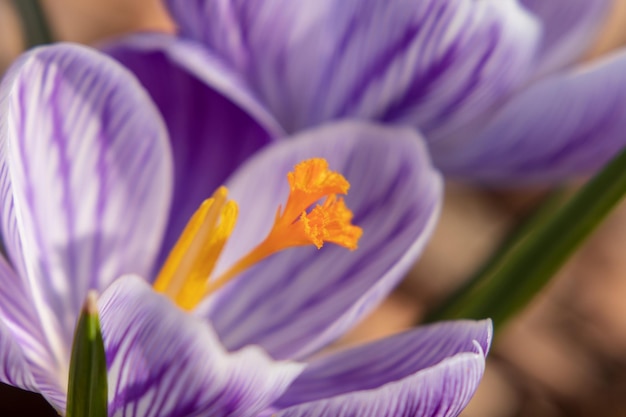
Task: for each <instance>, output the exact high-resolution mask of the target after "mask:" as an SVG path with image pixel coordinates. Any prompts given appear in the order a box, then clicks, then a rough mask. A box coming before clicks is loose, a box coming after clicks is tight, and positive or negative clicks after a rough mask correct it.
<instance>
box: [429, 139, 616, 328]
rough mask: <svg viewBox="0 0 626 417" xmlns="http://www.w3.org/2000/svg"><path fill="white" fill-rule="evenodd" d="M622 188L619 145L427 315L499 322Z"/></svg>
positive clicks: (613, 203)
mask: <svg viewBox="0 0 626 417" xmlns="http://www.w3.org/2000/svg"><path fill="white" fill-rule="evenodd" d="M625 194H626V151H622V152H621V153H620V154H619V155H618V156H617V157H615V158H614V159H613V160H612V161H611V162H610V163H609V164H608V165H607V166H606V167H605V168H604V169H603V170H602V171H601V172H600V173H599V174H597V175H596V176H595V177H594V178H593V179H591V180H590V181H589V182H588V183H587V184H586V185H585V186H584V187H583V188H582V189H581V190H580V191H578V192H577V193H576V194H575V195H574V196H573V197H572V198H571V199H570V200H569V201H568V202H567V203H566V204H564V205H563V206H562V207H560V208H559V203H558V201H559V197H558V195H557V197H554V198H551V199H549V201H548V203H546V205H545V206H544V207H543V208H542V209H540V211H539V213H538V214H537V215H535V216H533V217H532V218H531V220H530V221H529V222H528V223H527V225H525V226H522V228H521V230H520V231H519V232H518V233H516V234H515V236H514V238H513V239H511V240H510V241H509V242H507V243H506V244H505V246H504V247H503V249H501V250H499V251H498V252H497V254H496V255H495V256H494V257H493V258H491V259H490V261H488V263H487V264H486V265H485V266H484V267H483V268H482V269H481V271H480V273H478V274H477V275H476V277H475V279H473V280H471V283H470V284H469V285H468V286H467V287H465V288H463V291H460V292H458V293H457V294H455V295H454V296H453V297H452V301H451V302H449V303H446V304H445V305H444V307H442V308H440V309H438V310H437V311H436V312H434V313H432V314H431V315H429V316H428V318H427V321H434V320H442V319H456V318H473V319H480V318H485V317H491V318H492V319H493V320H494V326H495V327H496V328H498V327H500V326H501V325H502V324H503V323H504V322H506V320H508V319H509V318H510V317H511V316H513V315H514V314H515V313H517V312H518V311H519V310H520V309H521V308H523V307H524V306H525V305H526V304H527V303H528V302H529V301H530V300H531V299H532V298H533V297H534V296H535V294H537V292H539V291H540V290H541V289H542V288H543V287H544V286H545V285H546V284H547V283H548V281H549V280H550V278H552V276H553V275H554V274H555V273H556V272H557V271H558V270H559V269H560V268H561V267H562V266H563V264H564V263H565V262H566V261H567V260H568V259H569V258H570V256H571V255H572V254H573V253H574V252H575V250H576V249H577V248H578V247H579V246H580V245H581V244H582V242H583V241H584V240H585V239H586V238H587V237H588V236H589V235H590V234H591V233H592V232H593V231H594V230H595V229H596V228H597V227H598V226H599V225H600V223H601V222H602V220H603V219H604V218H605V217H606V216H607V215H608V214H609V213H610V211H611V210H612V209H613V208H614V207H615V206H616V205H617V203H619V201H620V200H621V199H622V197H623V196H624V195H625Z"/></svg>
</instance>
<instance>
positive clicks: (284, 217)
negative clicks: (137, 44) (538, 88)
mask: <svg viewBox="0 0 626 417" xmlns="http://www.w3.org/2000/svg"><path fill="white" fill-rule="evenodd" d="M168 81H175V80H168V79H164V80H162V82H168ZM214 110H215V109H213V108H210V107H209V108H206V109H200V108H197V109H196V111H197V113H196V115H198V117H207V118H212V117H218V116H221V115H222V114H223V113H218V116H216V115H213V114H212V112H213V111H214ZM217 111H218V112H219V111H220V110H219V109H218V110H217ZM242 120H244V121H245V119H242ZM189 129H191V128H189ZM227 133H228V134H231V133H233V132H224V131H220V130H216V131H209V130H205V131H199V132H197V134H198V135H202V138H201V139H202V140H203V141H205V142H211V141H216V142H217V143H225V141H224V139H223V138H221V135H223V134H227ZM260 133H261V134H263V131H260ZM194 140H195V139H192V138H191V137H190V138H189V139H188V141H187V142H186V143H182V142H178V143H175V142H174V148H172V147H171V146H170V141H169V138H168V135H167V131H166V128H165V124H164V122H163V121H162V119H161V117H160V115H159V112H158V110H157V109H156V107H155V106H154V105H153V103H152V102H151V100H150V99H149V98H148V94H147V93H146V92H145V91H144V90H143V88H142V87H141V86H140V84H139V83H138V82H137V81H136V80H135V79H134V77H133V76H132V75H131V74H130V73H129V72H128V71H127V70H125V69H123V68H122V67H121V66H120V65H119V64H117V63H116V62H115V61H113V60H112V59H110V58H108V57H106V56H104V55H102V54H99V53H97V52H94V51H92V50H89V49H87V48H85V47H79V46H73V45H63V44H60V45H56V46H51V47H44V48H40V49H36V50H34V51H31V52H30V53H28V54H26V55H25V56H23V57H22V58H21V59H20V60H18V62H17V63H16V64H14V66H13V67H12V69H11V70H10V72H9V73H8V74H7V76H6V77H5V79H4V80H3V82H2V84H1V86H0V197H1V199H2V202H3V204H2V209H1V210H2V216H1V219H0V220H1V224H0V225H1V232H2V238H3V242H4V244H5V248H6V258H4V257H0V280H1V285H0V358H2V362H1V364H2V365H1V366H0V381H2V382H5V383H8V384H11V385H14V386H17V387H21V388H24V389H27V390H31V391H36V392H40V393H42V394H43V395H44V397H45V398H46V399H47V400H48V401H49V402H50V403H51V404H53V405H54V406H55V407H56V408H57V410H59V411H60V412H61V413H62V412H63V410H64V408H65V392H66V383H67V375H68V360H69V350H70V345H71V339H72V332H73V328H74V325H75V322H76V318H77V314H78V312H79V309H80V306H81V304H82V302H83V300H84V298H85V296H86V294H87V293H88V291H89V290H90V289H95V290H97V291H98V292H100V293H102V296H101V298H100V300H99V312H100V317H101V323H102V332H103V337H104V344H105V351H106V356H107V366H108V381H109V414H110V415H111V416H128V415H131V416H141V417H148V416H158V417H166V416H168V417H170V416H171V417H175V416H197V415H203V416H212V417H219V416H269V415H276V416H313V415H314V416H328V417H330V416H332V417H338V416H354V415H358V416H376V417H380V416H434V415H438V416H439V415H445V416H455V415H457V414H458V413H459V412H460V410H461V409H462V408H463V406H464V405H465V404H466V403H467V401H468V400H469V398H470V396H471V394H472V393H473V391H474V390H475V388H476V385H477V384H478V381H479V380H480V377H481V375H482V371H483V369H484V357H485V354H486V352H487V350H488V348H489V344H490V339H491V326H490V323H489V322H488V321H482V322H470V321H459V322H449V323H442V324H438V325H434V326H428V327H423V328H420V329H416V330H412V331H408V332H406V333H403V334H399V335H397V336H394V337H391V338H388V339H384V340H381V341H378V342H374V343H371V344H366V345H363V346H360V347H354V348H348V349H347V350H343V351H340V352H335V353H329V354H326V355H322V356H315V357H313V358H311V355H312V354H313V353H315V352H317V351H318V350H319V349H321V348H322V347H324V346H325V345H327V344H328V343H330V342H332V341H333V340H335V339H336V338H337V337H339V336H340V335H342V334H343V333H344V332H345V331H347V330H348V329H349V328H350V327H352V326H353V325H354V323H355V322H356V321H358V320H359V319H360V318H361V317H363V315H364V314H366V313H367V312H369V311H370V310H371V309H372V308H373V307H374V306H375V305H376V303H377V302H378V301H380V300H381V299H382V298H383V297H384V296H385V295H386V294H387V293H388V292H389V291H390V290H391V288H392V287H393V286H394V285H395V284H396V283H397V282H398V280H399V279H400V278H401V277H402V276H403V274H404V273H405V271H406V270H407V268H409V267H410V266H411V264H412V262H413V261H414V260H415V258H416V256H418V255H419V253H420V252H421V250H422V248H423V246H424V244H425V242H426V240H427V238H428V235H429V233H430V232H431V230H432V228H433V225H434V222H435V219H436V217H437V213H438V210H439V205H440V199H441V180H440V177H439V175H438V174H437V173H436V171H435V170H434V169H433V168H432V166H431V164H430V162H429V158H428V155H427V152H426V149H425V146H424V145H423V144H422V141H421V139H420V137H419V136H418V135H417V134H416V133H415V131H413V130H411V129H392V128H385V127H382V126H375V125H368V124H366V123H358V122H346V123H341V124H337V125H329V126H326V127H323V128H321V129H317V130H312V131H308V132H303V133H302V134H300V135H297V137H294V138H293V140H289V141H282V142H280V143H273V144H268V145H267V146H266V147H265V148H264V149H262V150H261V151H259V152H257V153H256V154H255V155H254V156H253V157H252V158H251V159H250V160H248V161H247V162H246V163H245V164H243V165H241V166H238V160H237V158H236V157H235V156H233V155H231V153H230V149H224V151H223V152H221V153H217V154H215V153H211V152H206V148H202V147H199V148H198V152H194V149H195V148H194V143H195V142H194ZM262 140H265V137H264V136H261V137H260V138H259V141H262ZM176 147H178V148H177V149H179V150H180V149H187V150H188V152H187V154H186V158H187V159H185V160H182V161H181V160H180V159H177V158H176V154H174V155H173V154H172V149H176ZM180 155H182V153H179V154H178V156H180ZM301 161H305V162H303V163H301ZM181 164H182V165H181ZM185 164H186V165H185ZM186 166H187V167H189V168H190V169H189V170H187V169H185V168H186ZM198 167H202V168H203V169H202V170H200V169H199V168H198ZM228 167H230V169H231V170H232V171H233V172H231V173H230V174H231V175H230V176H229V179H228V180H227V181H226V188H217V191H215V193H214V194H213V198H212V199H209V200H207V201H205V203H204V204H203V205H200V207H199V208H198V207H196V208H197V210H196V211H195V214H194V215H193V216H190V215H189V214H188V213H187V212H186V208H185V207H187V205H188V204H189V203H188V202H187V201H186V200H185V198H184V197H185V196H186V195H189V196H190V198H192V199H193V198H195V197H196V195H197V194H198V193H199V191H198V190H201V189H202V187H203V186H204V185H203V186H199V185H197V184H198V183H205V182H206V183H209V184H211V183H213V182H214V181H215V180H214V176H220V175H222V174H223V172H225V171H227V170H228ZM294 167H295V168H294ZM214 168H215V171H214ZM289 172H292V174H290V175H289V176H288V179H287V178H286V176H287V174H288V173H289ZM348 188H349V192H348ZM227 190H228V196H227V194H226V193H227ZM346 192H348V194H347V196H345V200H342V199H339V198H338V197H336V195H337V194H345V193H346ZM210 195H211V194H210V193H207V194H206V195H205V197H209V196H210ZM324 196H327V197H328V198H327V199H326V200H325V202H324V203H321V205H320V206H318V207H316V208H314V209H313V210H312V211H310V212H309V211H307V208H306V206H308V205H310V204H311V203H312V202H315V200H318V199H319V198H323V197H324ZM229 199H232V200H233V201H236V203H237V204H238V207H239V209H238V211H237V209H236V206H235V203H232V202H231V201H230V200H229ZM311 200H313V201H311ZM281 205H282V207H283V208H282V209H279V207H281ZM346 207H348V208H349V209H348V208H346ZM316 210H317V211H316ZM349 210H352V212H350V211H349ZM237 212H238V214H237ZM294 216H295V218H294ZM316 216H318V217H316ZM324 216H326V217H324ZM190 217H191V220H190ZM235 218H237V224H236V227H234V231H233V230H231V229H232V228H233V226H234V220H235ZM323 219H325V220H324V221H321V220H323ZM172 224H174V225H178V224H188V226H187V227H186V228H185V230H184V232H183V233H182V235H181V237H180V239H178V236H176V237H175V238H170V235H168V234H167V230H175V229H176V228H175V227H173V226H171V225H172ZM354 224H356V225H358V227H360V228H362V230H363V234H362V237H361V238H360V240H359V241H358V249H356V250H354V251H352V252H350V251H348V250H347V249H346V248H344V247H341V246H346V247H348V248H352V249H354V247H355V245H356V244H357V239H358V237H359V235H360V233H361V232H360V229H358V227H357V226H353V225H354ZM307 228H308V229H307ZM277 230H278V232H277ZM178 232H179V233H180V230H178ZM231 233H232V234H231ZM266 236H269V237H267V238H266ZM303 236H306V237H307V238H309V239H310V240H311V243H314V244H315V245H316V246H323V247H322V248H321V249H319V250H318V249H317V248H315V247H313V245H310V244H309V245H305V246H300V245H303V244H304V243H306V242H303V240H302V239H304V237H303ZM311 236H317V237H318V238H319V240H316V239H314V238H312V237H311ZM175 242H178V243H176V244H175ZM332 242H335V243H338V244H339V245H340V246H339V245H332ZM325 243H326V244H325ZM290 246H294V247H290ZM253 248H263V250H262V251H261V252H263V251H265V252H263V253H262V254H261V255H263V256H261V255H259V251H258V250H256V249H253ZM274 249H285V250H284V251H282V252H280V253H276V254H273V255H272V256H270V257H265V256H264V255H265V254H269V253H271V252H272V251H273V250H274ZM163 253H165V254H168V253H169V256H168V257H167V261H166V262H165V264H163V263H162V260H161V255H160V254H163ZM246 253H248V254H253V255H248V256H246V255H245V254H246ZM242 260H243V261H242ZM242 265H243V267H242ZM228 271H230V272H228ZM205 274H209V276H210V277H216V278H215V279H214V280H213V279H211V280H210V281H209V282H208V283H207V281H206V280H205V281H203V282H202V284H203V285H204V286H201V287H200V288H203V290H202V292H201V294H202V295H203V297H196V295H197V294H198V293H197V292H194V291H191V292H187V291H186V288H190V287H189V286H191V287H195V286H197V285H198V282H197V281H195V280H196V279H198V278H200V279H201V278H207V277H206V276H204V277H203V275H205ZM157 276H158V279H157ZM155 280H156V282H155ZM151 284H154V288H153V287H152V286H151ZM157 290H158V291H157Z"/></svg>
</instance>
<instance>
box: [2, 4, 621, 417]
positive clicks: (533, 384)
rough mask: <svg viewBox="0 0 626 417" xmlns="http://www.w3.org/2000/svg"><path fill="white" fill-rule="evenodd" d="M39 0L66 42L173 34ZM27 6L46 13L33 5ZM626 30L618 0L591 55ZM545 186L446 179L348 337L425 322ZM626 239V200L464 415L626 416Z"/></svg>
mask: <svg viewBox="0 0 626 417" xmlns="http://www.w3.org/2000/svg"><path fill="white" fill-rule="evenodd" d="M31 1H33V0H13V1H9V0H0V74H1V73H2V72H3V71H4V69H6V67H7V66H8V65H9V64H10V62H11V61H12V60H13V59H14V58H15V57H16V56H17V55H18V54H19V53H20V52H21V51H22V50H24V49H25V48H27V47H28V45H29V44H31V43H32V42H33V41H36V40H33V39H32V38H31V39H29V38H28V37H27V36H24V35H23V31H22V27H21V25H20V23H19V22H20V19H19V18H18V16H20V15H21V14H20V13H18V8H19V9H23V6H24V3H26V2H31ZM546 1H549V0H546ZM40 4H41V10H42V11H43V12H45V14H46V16H47V17H48V20H49V22H50V27H49V32H50V33H51V34H53V36H54V38H55V39H57V40H64V41H75V42H81V43H87V44H90V43H94V42H97V41H99V40H102V39H105V38H107V37H110V36H114V35H119V34H123V33H125V32H129V31H135V30H160V31H173V30H174V27H173V24H172V23H171V21H170V20H169V18H168V16H167V14H166V12H165V10H164V9H163V7H162V5H161V3H160V1H159V0H101V1H98V0H91V1H83V0H48V1H41V2H40ZM16 6H17V8H16ZM27 9H29V10H30V11H29V12H28V13H31V14H30V18H31V19H33V18H34V19H36V18H37V16H36V15H35V16H33V15H32V13H33V12H32V8H29V7H27ZM624 28H626V0H615V5H614V11H613V13H611V14H610V17H609V19H608V20H607V22H606V24H605V27H604V29H603V33H601V34H600V36H599V38H598V39H597V40H596V43H595V46H594V48H592V49H591V50H590V51H589V53H588V56H587V59H593V58H594V57H597V56H599V55H602V54H606V53H610V51H611V50H613V49H615V48H617V47H619V46H621V45H624V44H626V30H625V29H624ZM572 187H575V185H572ZM546 191H547V190H541V189H532V190H529V189H524V190H516V191H506V192H504V191H501V190H488V189H481V188H479V187H476V186H471V185H467V184H461V183H448V184H447V187H446V201H445V205H444V210H443V214H442V218H441V221H440V223H439V225H438V229H437V231H436V234H435V237H434V239H432V241H431V242H430V244H429V246H428V248H427V250H426V252H425V254H424V255H423V256H422V258H421V260H420V261H419V263H418V264H417V265H416V266H415V268H414V269H413V270H412V271H411V273H410V275H409V276H408V277H407V279H406V281H405V282H404V283H403V285H402V286H401V287H400V288H399V289H398V290H397V291H396V292H395V293H394V294H392V296H391V297H390V298H389V299H388V300H387V301H386V302H385V303H384V304H383V305H382V306H381V307H380V308H379V309H378V310H377V311H376V312H375V313H374V314H372V316H371V317H369V318H368V319H367V320H366V321H365V322H363V323H362V324H361V325H360V326H359V327H358V328H357V329H355V330H354V331H353V332H352V333H351V334H349V335H347V336H346V337H345V338H344V339H343V340H342V341H340V342H339V343H340V344H345V343H355V342H360V341H365V340H372V339H376V338H379V337H382V336H386V335H389V334H391V333H395V332H398V331H401V330H403V329H406V328H408V327H410V326H412V325H413V324H414V323H415V322H417V321H419V319H420V317H422V316H423V314H424V313H425V312H426V311H428V309H429V308H431V307H433V306H435V305H437V303H438V302H439V301H440V300H441V299H443V298H444V297H445V296H446V295H447V294H449V293H450V292H451V291H453V290H454V289H455V288H456V287H458V286H459V285H460V284H462V282H463V280H464V279H467V278H468V277H469V276H470V275H471V273H472V272H473V271H474V270H476V269H477V268H478V267H479V266H480V264H481V263H482V262H483V261H484V260H485V259H486V258H487V257H488V256H489V254H490V253H492V252H493V251H494V250H495V248H496V247H497V246H498V244H499V242H500V241H501V240H502V239H503V238H504V237H505V236H506V235H507V233H508V231H509V230H511V228H512V227H514V226H515V225H516V224H517V223H518V222H519V221H520V219H522V218H523V217H524V216H525V215H526V214H527V213H528V212H529V211H530V210H532V208H533V207H534V206H535V205H536V204H537V203H538V202H539V201H540V200H541V198H542V196H544V195H545V193H546ZM625 247H626V204H622V205H621V206H620V207H619V208H618V209H617V210H616V211H615V213H614V214H613V215H612V216H611V217H609V218H608V220H607V221H606V222H605V224H604V225H603V226H602V227H601V228H600V229H599V230H598V232H597V233H595V235H594V236H593V238H592V239H590V240H589V241H588V242H587V243H586V244H585V245H584V247H583V248H582V249H581V250H580V251H579V252H578V254H577V255H576V256H575V257H574V258H573V259H572V260H571V261H570V262H569V264H568V265H567V266H566V268H564V270H562V271H561V273H560V274H559V275H558V276H557V277H556V278H555V279H554V280H553V282H552V283H551V284H550V286H549V287H548V288H547V289H546V290H545V291H544V292H543V293H542V294H540V296H539V297H537V299H536V300H535V301H534V302H533V303H532V304H531V305H529V306H528V307H527V308H526V309H525V311H524V312H523V313H522V314H520V315H519V316H518V317H517V318H516V319H514V320H513V321H511V322H510V324H508V325H507V327H506V328H505V329H504V330H503V331H502V332H501V333H500V334H499V335H498V336H497V338H496V340H495V343H494V346H493V348H492V351H491V354H490V355H489V360H488V366H487V371H486V374H485V378H484V380H483V383H482V385H481V387H480V388H479V390H478V393H477V394H476V396H475V398H474V399H473V400H472V402H471V404H470V406H469V407H468V408H467V409H466V410H465V412H464V414H463V416H464V417H518V416H519V417H522V416H524V417H525V416H528V417H530V416H536V417H557V416H581V417H582V416H585V417H587V416H589V417H591V416H600V415H601V416H607V417H608V416H616V417H617V416H624V417H626V256H625V255H624V248H625ZM0 415H2V416H14V415H15V416H30V415H37V416H47V415H50V416H54V415H56V414H55V412H54V410H52V409H51V408H50V407H49V406H47V404H46V403H45V401H43V399H41V398H40V397H39V396H37V395H35V394H31V393H26V392H23V391H20V390H17V389H14V388H11V387H7V386H0Z"/></svg>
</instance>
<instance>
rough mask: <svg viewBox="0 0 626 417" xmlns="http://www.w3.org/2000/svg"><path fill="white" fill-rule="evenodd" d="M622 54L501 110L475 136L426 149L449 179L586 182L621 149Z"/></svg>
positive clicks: (546, 83) (625, 95)
mask: <svg viewBox="0 0 626 417" xmlns="http://www.w3.org/2000/svg"><path fill="white" fill-rule="evenodd" d="M624 74H626V51H622V52H620V53H619V54H616V55H614V56H612V57H608V58H606V59H604V60H603V61H601V62H598V63H594V64H593V65H590V66H586V67H584V68H578V69H575V70H573V71H570V72H567V73H564V74H559V75H556V76H553V77H551V78H547V79H545V80H543V81H541V82H539V83H537V84H535V85H533V86H532V87H530V88H529V89H527V90H525V91H524V92H522V93H520V94H519V95H518V96H516V97H514V98H513V99H512V100H511V101H510V102H508V103H507V104H506V105H505V106H503V107H502V108H501V109H500V110H499V112H498V113H496V115H495V116H494V118H493V119H492V120H491V121H490V122H489V123H487V124H486V125H485V126H484V128H483V130H482V131H480V132H479V133H478V134H477V135H476V136H475V137H471V136H469V137H468V136H464V135H463V133H461V134H460V135H459V136H458V137H457V138H455V139H454V140H449V141H442V142H438V143H435V144H434V146H433V147H432V148H431V149H432V152H433V155H434V156H433V157H434V159H435V161H437V164H438V166H439V167H442V168H443V169H444V170H446V171H447V172H449V173H450V174H455V175H458V176H461V177H464V178H467V177H472V178H474V179H481V180H486V181H491V182H495V181H497V182H502V183H510V182H529V181H541V182H546V181H551V180H552V181H558V180H563V179H566V178H568V177H571V176H575V175H587V174H590V173H593V172H594V171H595V170H597V169H598V168H600V167H601V166H603V165H604V164H605V163H606V162H607V160H608V159H609V158H611V157H612V156H613V155H614V154H615V153H616V152H617V151H618V150H620V149H622V148H623V147H624V146H625V145H626V136H625V135H624V132H625V131H626V82H625V81H626V77H625V75H624Z"/></svg>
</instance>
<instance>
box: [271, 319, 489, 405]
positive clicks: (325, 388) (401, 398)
mask: <svg viewBox="0 0 626 417" xmlns="http://www.w3.org/2000/svg"><path fill="white" fill-rule="evenodd" d="M490 342H491V323H490V321H483V322H474V323H472V322H451V323H444V324H438V325H434V326H429V327H425V328H421V329H418V330H414V331H411V332H407V333H404V334H401V335H397V336H394V337H391V338H389V339H385V340H381V341H378V342H374V343H371V344H369V345H365V346H361V347H357V348H353V349H348V350H345V351H342V352H340V353H337V354H334V355H330V356H329V357H327V358H324V359H320V360H318V361H315V362H313V363H312V364H311V366H310V367H309V368H307V370H306V371H305V372H304V373H303V374H302V376H301V377H300V378H298V379H297V380H296V381H295V382H294V384H293V385H292V387H291V388H290V390H288V391H287V393H286V394H285V396H284V397H283V398H281V399H280V400H279V401H278V404H277V405H278V406H279V407H285V406H286V407H288V408H286V409H285V410H282V411H281V412H278V413H277V414H276V416H277V417H288V416H289V417H295V416H298V417H300V416H316V417H326V416H328V417H331V416H332V417H344V416H345V417H347V416H359V417H361V416H362V417H383V416H390V417H400V416H407V417H408V416H411V417H430V416H433V417H434V416H457V415H458V414H459V413H460V412H461V410H463V408H464V407H465V405H467V403H468V402H469V400H470V398H471V397H472V395H473V393H474V391H475V390H476V387H477V386H478V383H479V382H480V379H481V377H482V374H483V371H484V367H485V355H486V352H487V349H488V348H489V344H490ZM290 406H291V407H290Z"/></svg>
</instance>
